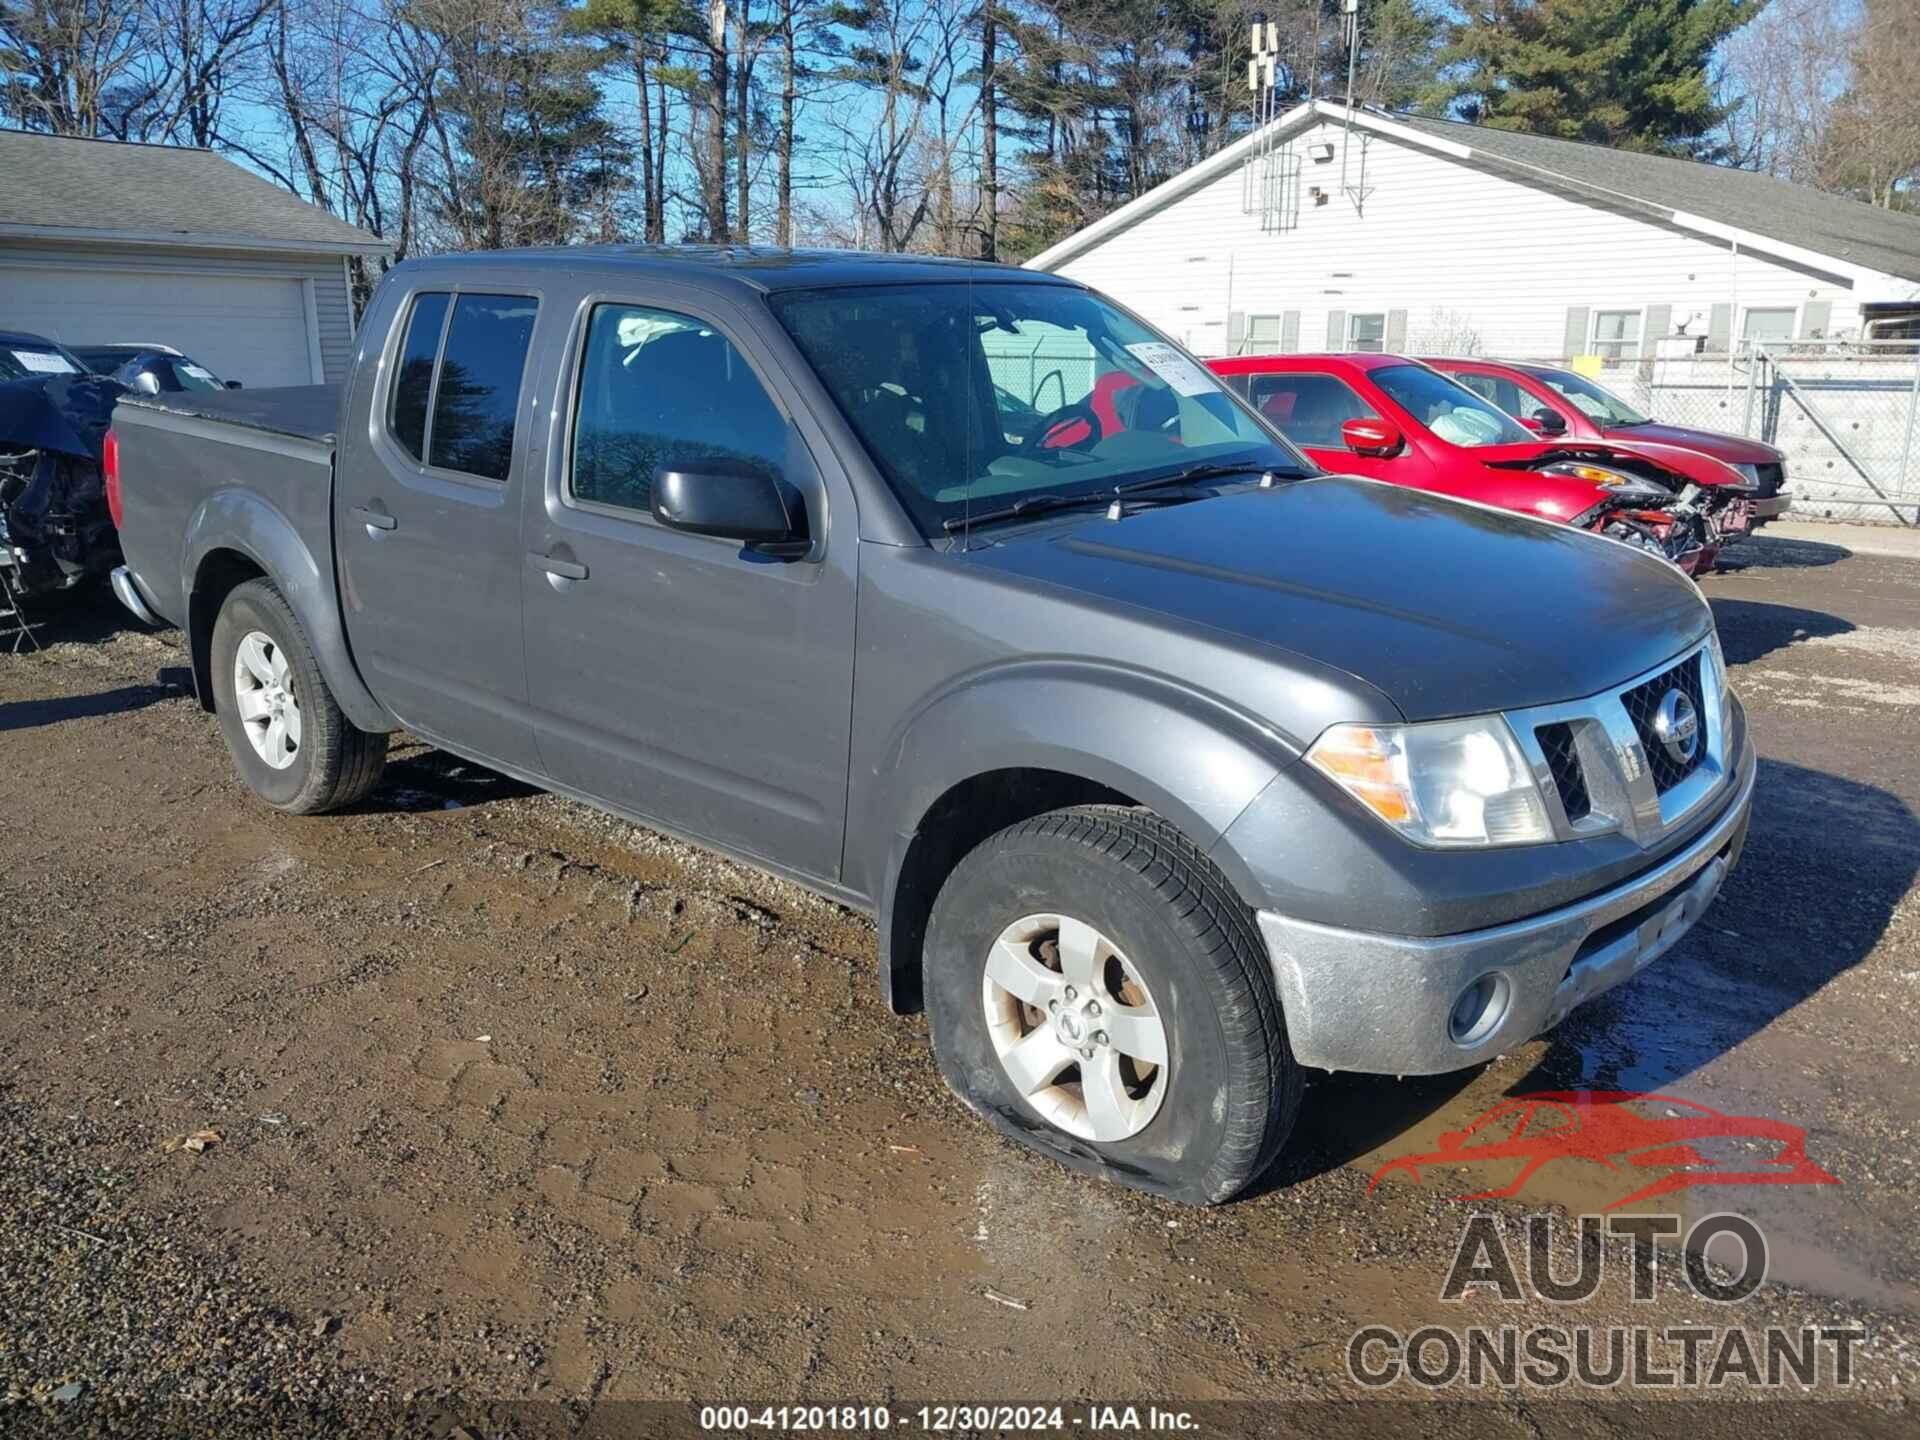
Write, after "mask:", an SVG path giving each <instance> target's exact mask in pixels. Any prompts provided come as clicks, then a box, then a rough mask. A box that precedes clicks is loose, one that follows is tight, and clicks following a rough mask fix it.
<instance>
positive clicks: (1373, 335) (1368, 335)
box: [1347, 312, 1387, 355]
mask: <svg viewBox="0 0 1920 1440" xmlns="http://www.w3.org/2000/svg"><path fill="white" fill-rule="evenodd" d="M1386 348H1387V317H1386V316H1385V315H1382V314H1379V313H1378V312H1376V313H1374V314H1371V315H1349V316H1348V317H1347V349H1349V350H1362V351H1365V352H1367V353H1368V354H1371V355H1378V354H1380V353H1381V352H1382V351H1384V350H1385V349H1386Z"/></svg>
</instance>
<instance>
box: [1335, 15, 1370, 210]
mask: <svg viewBox="0 0 1920 1440" xmlns="http://www.w3.org/2000/svg"><path fill="white" fill-rule="evenodd" d="M1340 13H1341V14H1342V15H1343V16H1344V17H1345V19H1344V22H1343V28H1344V29H1345V30H1346V33H1347V113H1346V124H1345V130H1344V133H1343V134H1342V135H1341V137H1340V190H1341V193H1342V194H1344V195H1345V196H1346V197H1347V198H1348V199H1349V200H1351V201H1352V202H1353V208H1354V210H1355V211H1357V212H1360V213H1365V211H1366V206H1367V196H1369V195H1371V194H1372V193H1373V190H1372V188H1371V187H1370V186H1369V185H1368V184H1367V142H1368V141H1369V140H1371V139H1372V138H1373V137H1372V136H1370V135H1365V134H1363V135H1361V137H1360V176H1359V179H1358V181H1357V182H1355V183H1351V184H1350V183H1349V182H1348V180H1347V157H1348V156H1349V155H1350V154H1351V153H1352V152H1353V80H1354V74H1355V72H1356V70H1357V68H1358V66H1359V62H1360V0H1340Z"/></svg>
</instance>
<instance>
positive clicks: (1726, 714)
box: [1707, 630, 1733, 743]
mask: <svg viewBox="0 0 1920 1440" xmlns="http://www.w3.org/2000/svg"><path fill="white" fill-rule="evenodd" d="M1707 668H1708V669H1709V670H1711V671H1712V672H1713V681H1714V685H1715V687H1716V688H1717V689H1718V690H1719V692H1720V733H1721V735H1722V736H1724V737H1726V739H1725V742H1723V743H1731V741H1732V738H1733V679H1732V677H1731V676H1729V675H1728V674H1727V657H1726V655H1725V653H1724V652H1723V651H1722V650H1721V649H1720V632H1719V631H1718V630H1715V631H1714V632H1713V634H1712V635H1711V636H1709V637H1708V639H1707Z"/></svg>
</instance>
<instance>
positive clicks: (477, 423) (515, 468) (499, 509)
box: [334, 286, 539, 770]
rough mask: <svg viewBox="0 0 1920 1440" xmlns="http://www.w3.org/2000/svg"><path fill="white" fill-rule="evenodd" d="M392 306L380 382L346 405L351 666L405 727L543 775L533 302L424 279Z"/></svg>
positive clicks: (337, 523) (343, 570) (343, 525)
mask: <svg viewBox="0 0 1920 1440" xmlns="http://www.w3.org/2000/svg"><path fill="white" fill-rule="evenodd" d="M394 313H395V317H396V318H395V321H394V332H393V333H392V334H391V335H390V336H389V337H388V342H387V349H386V352H385V363H384V364H383V365H382V366H381V367H380V376H381V378H380V381H379V383H378V384H377V385H373V394H372V397H371V399H370V400H365V401H362V400H361V399H360V397H359V396H357V395H356V397H355V399H356V401H357V402H358V403H356V404H354V405H352V406H350V407H349V412H348V413H349V414H350V415H351V416H352V417H353V419H352V421H351V424H350V428H351V430H352V432H353V433H350V434H346V435H342V436H341V437H340V442H339V449H338V452H337V459H336V462H335V477H334V505H335V513H334V536H335V545H336V548H337V554H338V556H339V566H340V596H341V604H342V605H343V607H344V608H345V611H346V620H347V633H348V638H349V640H350V641H351V643H352V645H353V653H354V658H355V660H356V661H357V662H358V664H359V666H360V668H361V671H362V673H363V674H364V675H365V676H366V679H367V683H368V686H369V687H370V688H371V689H372V690H373V692H374V694H375V695H376V696H377V697H378V698H379V699H380V700H381V701H382V702H383V703H384V704H385V705H386V706H387V708H388V709H390V710H391V711H392V712H393V713H394V714H395V715H396V716H397V717H399V719H400V720H401V721H402V722H403V723H405V725H406V726H407V728H408V729H409V730H413V731H415V732H416V733H418V734H419V735H421V736H423V737H425V738H427V739H430V740H436V741H441V742H444V743H446V744H447V745H449V746H450V747H451V748H453V749H456V750H459V751H462V752H464V753H467V754H471V755H474V756H477V757H479V758H481V759H489V760H494V761H497V762H499V763H501V764H503V765H506V766H509V767H511V768H516V769H520V770H535V769H537V768H538V751H537V749H536V747H535V745H534V740H533V726H532V723H531V721H530V720H529V719H528V716H527V689H526V670H525V665H524V663H523V651H522V625H521V613H520V612H521V596H520V588H521V587H520V579H521V575H522V573H523V572H524V570H525V568H526V567H525V564H524V561H523V559H522V554H523V550H524V547H523V546H522V544H521V539H520V509H521V506H520V493H521V487H520V482H519V475H520V469H521V466H522V464H523V461H522V458H521V457H522V455H523V454H524V452H525V450H526V449H527V446H526V445H525V443H524V441H525V437H526V432H527V430H528V428H529V426H528V424H527V422H526V419H525V417H524V415H523V413H522V412H523V407H524V406H525V405H527V404H528V402H529V401H530V398H531V395H530V387H529V386H528V385H527V384H526V383H525V376H526V369H527V365H526V361H527V354H528V350H529V347H530V344H531V341H532V336H533V329H534V324H535V320H536V318H537V316H538V313H539V299H538V297H536V296H533V295H528V294H515V293H507V292H506V291H505V290H504V289H502V290H495V289H493V288H490V287H489V288H486V289H475V290H473V291H465V290H458V291H456V290H454V289H451V288H447V287H441V288H438V289H436V288H432V287H430V286H429V287H427V288H423V289H422V290H420V291H419V292H417V293H415V294H412V295H410V296H407V297H405V298H404V299H402V300H401V302H400V304H399V308H398V310H397V311H395V312H394ZM362 383H365V384H372V382H371V381H370V380H363V381H362ZM362 422H364V429H363V428H362Z"/></svg>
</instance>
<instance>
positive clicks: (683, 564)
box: [522, 285, 858, 880]
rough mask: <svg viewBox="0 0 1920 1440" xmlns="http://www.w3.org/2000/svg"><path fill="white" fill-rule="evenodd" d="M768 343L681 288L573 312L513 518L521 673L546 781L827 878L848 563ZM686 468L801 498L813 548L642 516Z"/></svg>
mask: <svg viewBox="0 0 1920 1440" xmlns="http://www.w3.org/2000/svg"><path fill="white" fill-rule="evenodd" d="M777 343H778V337H768V336H764V335H759V334H757V333H755V332H754V331H753V329H752V328H751V320H750V319H749V318H748V317H745V316H743V315H741V314H740V313H739V312H738V311H736V310H734V309H733V308H732V307H730V306H728V305H727V304H726V303H725V302H724V301H721V300H719V299H716V298H713V297H710V296H707V295H704V294H701V293H698V292H691V291H687V290H682V289H679V288H678V287H672V286H658V287H655V286H651V285H649V286H646V287H644V288H641V289H636V290H633V291H622V292H610V293H601V294H595V295H589V296H587V297H585V298H584V299H583V300H582V301H581V302H580V304H579V307H578V310H577V313H576V315H575V316H574V319H573V321H572V334H571V336H570V338H569V341H568V345H567V353H566V355H565V356H564V359H563V361H562V363H561V364H560V366H559V369H560V372H561V377H562V378H561V382H560V386H559V389H558V394H557V397H556V400H555V404H554V413H553V416H552V421H551V425H552V431H551V438H550V440H549V444H548V447H547V448H548V450H549V452H550V458H549V461H548V464H547V467H546V483H545V488H544V492H543V493H542V494H541V495H540V496H539V497H538V501H537V503H536V502H535V501H534V499H533V497H529V504H528V507H527V514H526V535H525V541H526V544H525V549H526V556H525V560H524V566H523V571H522V584H523V585H524V587H525V595H526V620H527V645H526V652H527V678H528V686H529V692H530V695H531V697H532V705H533V716H534V722H535V725H536V727H537V730H538V734H539V745H540V753H541V757H542V759H543V761H544V762H545V766H546V770H547V772H548V774H550V775H551V776H552V777H553V778H554V779H555V780H556V781H558V782H559V783H560V784H561V785H563V786H565V787H566V788H568V789H571V790H574V791H576V792H578V793H580V794H582V795H585V796H587V797H589V798H592V799H597V800H602V801H605V802H608V803H610V804H612V805H614V806H616V807H618V808H620V809H622V810H626V811H628V812H631V813H634V814H637V815H640V816H643V817H646V818H648V819H651V820H654V821H657V822H658V823H659V824H660V825H661V826H662V827H663V828H665V829H668V830H672V831H676V832H679V833H681V834H684V835H687V836H690V837H693V838H696V839H700V840H705V841H710V842H713V843H715V844H718V845H720V846H722V847H724V848H727V849H731V850H733V851H736V852H739V853H743V854H747V855H751V856H755V857H758V858H762V859H764V860H767V861H769V862H770V863H772V864H773V865H774V866H776V867H777V868H781V869H786V870H789V871H793V872H797V873H800V874H804V875H808V876H812V877H818V878H821V879H827V880H832V879H835V878H837V877H838V875H839V869H840V850H841V840H842V838H843V831H844V825H845V818H846V793H847V746H848V728H849V723H850V716H851V708H852V702H853V643H854V635H853V620H854V577H855V566H856V563H857V550H858V546H857V544H856V543H855V533H856V532H855V530H854V525H853V520H854V515H853V498H852V493H851V490H850V488H849V487H848V485H847V482H846V479H845V476H844V475H843V474H842V473H841V472H840V470H839V469H838V466H837V464H836V463H835V462H834V461H833V459H832V452H831V450H830V448H829V447H828V446H827V445H826V444H825V442H824V439H823V438H822V437H821V436H820V435H819V433H818V431H817V430H814V429H812V428H811V422H810V421H809V420H808V419H807V417H806V414H805V410H804V406H803V405H801V404H800V403H799V402H798V400H797V397H796V396H795V395H794V394H793V392H792V391H791V389H790V388H789V387H788V385H787V382H786V381H785V379H784V377H783V376H782V373H781V370H780V366H779V364H778V363H777V362H776V361H775V360H774V359H773V358H771V355H772V353H774V352H770V351H769V349H768V346H769V345H770V344H777ZM796 417H797V420H798V423H796ZM810 439H811V440H812V442H813V443H811V444H810V443H809V441H810ZM703 465H708V466H710V467H711V466H714V465H734V466H740V465H746V466H752V467H756V468H759V469H761V470H763V471H765V472H770V473H772V474H774V475H777V476H778V477H779V478H780V479H781V480H782V481H784V482H785V483H786V484H787V485H789V486H790V487H791V488H792V490H793V491H796V492H798V495H799V497H800V499H801V500H802V502H803V503H804V505H805V508H806V513H807V520H808V526H809V534H810V536H811V538H812V541H813V549H812V551H811V553H809V554H808V555H807V556H805V557H804V558H799V559H776V558H773V557H771V556H768V555H764V554H760V553H756V552H754V551H752V550H750V549H746V548H743V547H742V546H741V545H740V544H739V543H738V542H737V541H730V540H723V539H717V538H713V537H710V536H703V535H693V534H687V533H684V532H682V531H677V530H672V529H669V528H667V527H666V526H664V525H662V524H660V523H659V522H658V521H656V520H655V519H654V518H653V515H652V514H651V512H650V508H649V507H650V497H651V490H652V483H653V476H654V473H655V471H656V470H657V469H660V468H662V467H664V468H672V469H679V470H694V471H697V470H699V469H700V468H701V467H702V466H703Z"/></svg>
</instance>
